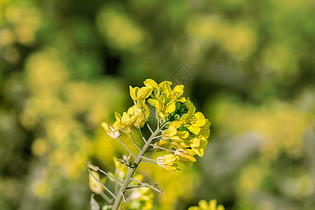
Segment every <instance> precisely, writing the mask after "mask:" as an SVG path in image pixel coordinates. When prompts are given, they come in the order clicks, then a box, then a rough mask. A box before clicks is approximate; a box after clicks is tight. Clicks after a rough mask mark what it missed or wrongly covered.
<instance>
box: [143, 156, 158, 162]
mask: <svg viewBox="0 0 315 210" xmlns="http://www.w3.org/2000/svg"><path fill="white" fill-rule="evenodd" d="M141 158H143V159H145V160H149V161H152V162H156V160H154V159H151V158H147V157H144V156H142V157H141Z"/></svg>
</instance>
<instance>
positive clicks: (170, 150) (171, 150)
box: [150, 144, 176, 152]
mask: <svg viewBox="0 0 315 210" xmlns="http://www.w3.org/2000/svg"><path fill="white" fill-rule="evenodd" d="M150 145H151V146H152V147H154V148H159V149H162V150H166V151H169V152H176V150H173V149H167V148H164V147H160V146H157V145H154V144H150Z"/></svg>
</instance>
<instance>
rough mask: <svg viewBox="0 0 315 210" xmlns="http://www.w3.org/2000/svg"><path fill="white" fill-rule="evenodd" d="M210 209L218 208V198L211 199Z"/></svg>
mask: <svg viewBox="0 0 315 210" xmlns="http://www.w3.org/2000/svg"><path fill="white" fill-rule="evenodd" d="M209 207H210V208H209V209H210V210H216V208H217V201H216V200H211V201H210V202H209Z"/></svg>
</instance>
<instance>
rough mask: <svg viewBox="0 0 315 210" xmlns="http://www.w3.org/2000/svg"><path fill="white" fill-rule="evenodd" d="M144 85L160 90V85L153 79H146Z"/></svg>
mask: <svg viewBox="0 0 315 210" xmlns="http://www.w3.org/2000/svg"><path fill="white" fill-rule="evenodd" d="M143 83H144V85H145V86H147V87H153V88H155V89H159V85H158V84H157V83H156V82H155V81H154V80H153V79H146V80H145V81H144V82H143Z"/></svg>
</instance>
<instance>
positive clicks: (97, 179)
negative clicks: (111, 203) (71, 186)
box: [89, 170, 117, 200]
mask: <svg viewBox="0 0 315 210" xmlns="http://www.w3.org/2000/svg"><path fill="white" fill-rule="evenodd" d="M89 173H90V174H91V176H92V177H93V178H94V179H95V180H96V181H97V183H98V184H99V185H101V186H102V187H103V188H104V189H105V190H106V191H107V192H108V193H109V194H110V195H111V196H113V198H115V200H116V199H117V197H116V196H115V195H114V194H113V193H112V191H110V190H109V189H108V188H107V187H105V185H103V184H102V182H100V179H99V178H97V177H96V176H94V174H93V173H92V172H91V170H89Z"/></svg>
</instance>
